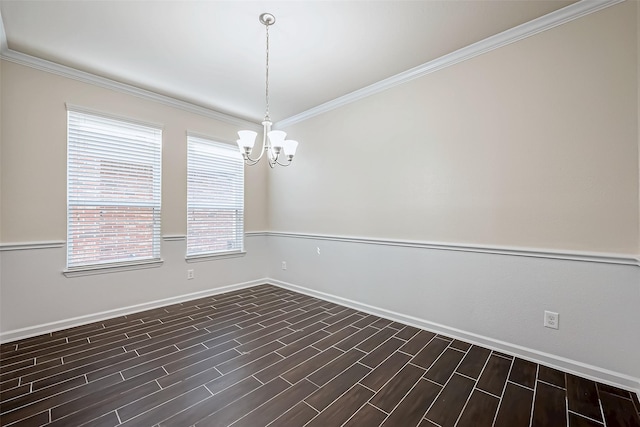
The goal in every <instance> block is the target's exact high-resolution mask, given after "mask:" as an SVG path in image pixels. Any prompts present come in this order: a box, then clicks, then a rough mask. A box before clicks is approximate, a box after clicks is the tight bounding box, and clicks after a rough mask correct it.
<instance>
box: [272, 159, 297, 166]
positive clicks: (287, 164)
mask: <svg viewBox="0 0 640 427" xmlns="http://www.w3.org/2000/svg"><path fill="white" fill-rule="evenodd" d="M276 163H277V164H278V165H280V166H284V167H287V166H289V165H290V164H291V163H293V161H292V160H289V163H280V162H279V161H278V159H276Z"/></svg>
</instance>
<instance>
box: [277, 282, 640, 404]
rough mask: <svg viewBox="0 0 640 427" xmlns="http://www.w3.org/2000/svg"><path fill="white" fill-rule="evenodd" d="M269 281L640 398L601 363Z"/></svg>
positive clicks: (631, 384) (633, 381)
mask: <svg viewBox="0 0 640 427" xmlns="http://www.w3.org/2000/svg"><path fill="white" fill-rule="evenodd" d="M266 283H268V284H271V285H274V286H279V287H281V288H284V289H289V290H291V291H295V292H299V293H301V294H305V295H309V296H312V297H316V298H320V299H323V300H326V301H330V302H333V303H336V304H340V305H344V306H347V307H350V308H353V309H355V310H358V311H362V312H365V313H369V314H373V315H376V316H379V317H384V318H385V319H389V320H393V321H396V322H400V323H404V324H407V325H411V326H415V327H417V328H420V329H425V330H428V331H431V332H435V333H439V334H443V335H447V336H450V337H452V338H456V339H459V340H462V341H466V342H469V343H472V344H477V345H480V346H482V347H486V348H490V349H492V350H497V351H500V352H503V353H506V354H511V355H514V356H517V357H520V358H522V359H526V360H529V361H531V362H535V363H539V364H542V365H546V366H550V367H552V368H556V369H560V370H562V371H565V372H568V373H571V374H575V375H578V376H580V377H583V378H588V379H591V380H594V381H597V382H600V383H603V384H608V385H612V386H615V387H618V388H622V389H625V390H630V391H633V392H635V393H636V394H638V396H639V398H640V378H635V377H631V376H628V375H625V374H621V373H619V372H614V371H610V370H607V369H602V368H599V367H597V366H592V365H588V364H586V363H582V362H578V361H575V360H571V359H567V358H564V357H560V356H556V355H553V354H549V353H544V352H541V351H538V350H533V349H531V348H527V347H523V346H519V345H515V344H511V343H508V342H504V341H500V340H496V339H493V338H489V337H486V336H482V335H478V334H474V333H470V332H466V331H463V330H460V329H456V328H450V327H448V326H445V325H441V324H438V323H433V322H429V321H427V320H424V319H420V318H417V317H413V316H407V315H404V314H401V313H397V312H395V311H391V310H386V309H384V308H379V307H374V306H371V305H368V304H363V303H360V302H357V301H353V300H350V299H347V298H343V297H339V296H336V295H332V294H328V293H325V292H320V291H316V290H313V289H309V288H305V287H304V286H299V285H294V284H292V283H287V282H283V281H281V280H275V279H266Z"/></svg>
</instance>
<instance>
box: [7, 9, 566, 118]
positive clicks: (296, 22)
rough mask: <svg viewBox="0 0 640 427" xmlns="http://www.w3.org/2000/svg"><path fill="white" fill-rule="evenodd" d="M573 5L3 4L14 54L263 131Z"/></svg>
mask: <svg viewBox="0 0 640 427" xmlns="http://www.w3.org/2000/svg"><path fill="white" fill-rule="evenodd" d="M574 1H575V0H553V1H545V0H510V1H505V0H499V1H488V0H470V1H461V0H444V1H435V0H433V1H431V0H430V1H417V0H414V1H399V0H393V1H364V0H361V1H302V0H298V1H240V0H236V1H150V0H148V1H115V0H114V1H80V0H75V1H56V0H45V1H22V0H0V14H1V18H2V22H3V24H4V29H5V33H6V42H7V46H8V48H9V49H10V50H12V51H16V52H20V53H24V54H27V55H31V56H35V57H38V58H42V59H46V60H49V61H53V62H55V63H58V64H62V65H66V66H69V67H72V68H75V69H78V70H81V71H87V72H90V73H93V74H96V75H99V76H103V77H107V78H109V79H113V80H116V81H118V82H122V83H127V84H131V85H134V86H137V87H140V88H143V89H147V90H151V91H153V92H157V93H160V94H163V95H167V96H170V97H173V98H176V99H179V100H183V101H187V102H190V103H193V104H196V105H199V106H202V107H206V108H210V109H213V110H216V111H219V112H223V113H226V114H230V115H233V116H236V117H239V118H243V119H248V120H251V121H254V122H260V121H261V120H262V118H263V116H264V108H265V100H264V90H265V88H264V78H265V76H264V74H265V63H264V62H265V28H264V26H263V25H262V24H260V23H259V21H258V16H259V15H260V14H261V13H262V12H271V13H273V14H274V15H275V16H276V19H277V21H276V23H275V25H274V26H272V27H271V28H270V42H271V48H270V57H271V65H270V110H271V117H272V119H273V120H274V121H280V120H283V119H286V118H288V117H291V116H294V115H296V114H299V113H301V112H303V111H306V110H308V109H311V108H313V107H316V106H318V105H320V104H323V103H325V102H327V101H330V100H332V99H335V98H338V97H340V96H343V95H346V94H348V93H350V92H353V91H356V90H358V89H360V88H362V87H365V86H368V85H370V84H373V83H375V82H378V81H380V80H382V79H385V78H388V77H391V76H393V75H396V74H398V73H400V72H403V71H405V70H408V69H410V68H412V67H416V66H418V65H421V64H423V63H426V62H428V61H431V60H433V59H436V58H438V57H441V56H442V55H445V54H447V53H450V52H453V51H455V50H457V49H460V48H462V47H465V46H467V45H469V44H472V43H474V42H477V41H479V40H482V39H485V38H487V37H489V36H492V35H494V34H497V33H500V32H502V31H505V30H507V29H510V28H512V27H514V26H517V25H520V24H523V23H525V22H528V21H531V20H532V19H535V18H538V17H540V16H543V15H545V14H547V13H550V12H552V11H555V10H557V9H560V8H562V7H565V6H567V5H569V4H571V3H574Z"/></svg>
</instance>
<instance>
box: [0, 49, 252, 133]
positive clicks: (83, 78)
mask: <svg viewBox="0 0 640 427" xmlns="http://www.w3.org/2000/svg"><path fill="white" fill-rule="evenodd" d="M0 59H4V60H6V61H9V62H13V63H15V64H19V65H24V66H26V67H31V68H34V69H36V70H40V71H44V72H47V73H51V74H56V75H58V76H62V77H66V78H69V79H72V80H76V81H79V82H82V83H88V84H91V85H94V86H98V87H102V88H105V89H111V90H115V91H117V92H121V93H125V94H128V95H133V96H136V97H138V98H142V99H145V100H148V101H153V102H158V103H160V104H164V105H168V106H169V107H173V108H177V109H180V110H183V111H187V112H190V113H194V114H199V115H201V116H204V117H208V118H211V119H215V120H219V121H221V122H224V123H229V124H232V125H235V126H240V127H242V128H248V129H254V130H256V131H259V130H261V129H262V126H261V125H259V124H257V123H254V122H251V121H249V120H245V119H241V118H239V117H234V116H232V115H229V114H225V113H221V112H219V111H215V110H212V109H210V108H206V107H201V106H199V105H195V104H192V103H190V102H186V101H182V100H179V99H176V98H172V97H170V96H166V95H161V94H159V93H155V92H152V91H149V90H145V89H140V88H138V87H135V86H133V85H129V84H126V83H120V82H117V81H115V80H111V79H108V78H106V77H101V76H98V75H95V74H91V73H87V72H85V71H80V70H76V69H75V68H71V67H67V66H65V65H61V64H57V63H55V62H51V61H47V60H44V59H41V58H37V57H35V56H31V55H27V54H24V53H21V52H16V51H15V50H11V49H8V48H7V49H2V50H1V51H0Z"/></svg>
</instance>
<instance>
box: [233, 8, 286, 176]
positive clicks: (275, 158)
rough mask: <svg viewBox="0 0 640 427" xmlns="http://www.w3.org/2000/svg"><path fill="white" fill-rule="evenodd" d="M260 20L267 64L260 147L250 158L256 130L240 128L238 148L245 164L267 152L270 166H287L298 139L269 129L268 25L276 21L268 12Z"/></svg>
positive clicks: (257, 159) (257, 160)
mask: <svg viewBox="0 0 640 427" xmlns="http://www.w3.org/2000/svg"><path fill="white" fill-rule="evenodd" d="M260 22H261V23H262V24H263V25H264V26H265V28H266V29H267V50H266V52H267V55H266V56H267V66H266V71H267V72H266V85H265V99H266V110H265V114H264V120H263V122H262V127H263V132H262V149H261V150H260V155H259V156H258V158H256V159H254V158H251V151H252V150H253V146H254V145H255V142H256V136H257V135H258V133H257V132H254V131H252V130H241V131H240V132H238V136H239V137H240V139H238V148H240V152H241V153H242V157H243V158H244V162H245V164H247V165H249V166H253V165H255V164H256V163H258V162H259V161H260V159H261V158H262V156H263V155H264V154H265V153H267V160H268V162H269V166H270V167H272V168H273V167H275V165H280V166H289V165H290V164H291V161H292V160H293V156H294V155H295V154H296V149H297V148H298V141H293V140H290V139H289V140H285V138H286V136H287V134H286V132H283V131H281V130H271V125H272V123H271V118H270V117H269V27H270V26H271V25H273V24H274V23H275V22H276V18H275V16H273V15H272V14H270V13H263V14H262V15H260ZM283 157H284V158H285V161H286V163H282V162H281V159H282V158H283Z"/></svg>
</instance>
